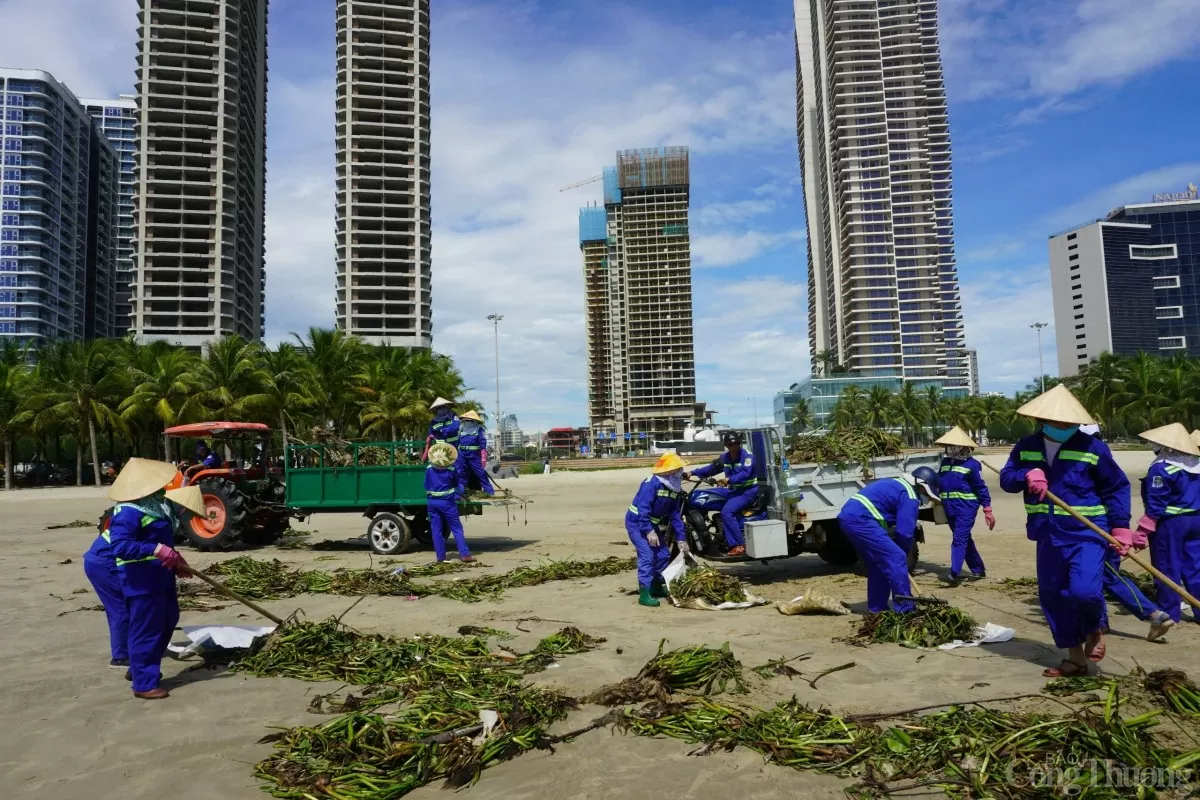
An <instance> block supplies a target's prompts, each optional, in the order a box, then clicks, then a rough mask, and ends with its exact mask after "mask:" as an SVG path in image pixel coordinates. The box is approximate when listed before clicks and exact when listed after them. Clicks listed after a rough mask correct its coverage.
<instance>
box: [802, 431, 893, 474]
mask: <svg viewBox="0 0 1200 800" xmlns="http://www.w3.org/2000/svg"><path fill="white" fill-rule="evenodd" d="M903 451H904V442H903V440H901V439H900V437H899V436H896V435H895V434H891V433H888V432H887V431H883V430H880V429H878V428H849V429H846V430H841V431H833V432H832V433H827V434H821V435H818V434H806V435H800V436H796V437H795V438H793V439H792V444H791V450H790V452H789V453H788V461H790V462H791V463H792V464H856V465H858V466H861V467H862V468H863V469H867V467H868V465H869V464H870V462H871V461H873V460H874V459H876V458H882V457H884V456H897V455H900V453H902V452H903Z"/></svg>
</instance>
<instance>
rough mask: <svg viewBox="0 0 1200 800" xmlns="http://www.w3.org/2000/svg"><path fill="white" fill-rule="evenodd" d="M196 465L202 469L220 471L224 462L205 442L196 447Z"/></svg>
mask: <svg viewBox="0 0 1200 800" xmlns="http://www.w3.org/2000/svg"><path fill="white" fill-rule="evenodd" d="M196 464H197V465H198V466H200V467H203V468H204V469H220V468H221V467H222V466H223V465H224V464H225V460H224V459H223V458H221V456H219V455H218V454H216V453H214V452H213V451H212V448H210V447H209V446H208V443H207V442H199V443H198V444H197V445H196Z"/></svg>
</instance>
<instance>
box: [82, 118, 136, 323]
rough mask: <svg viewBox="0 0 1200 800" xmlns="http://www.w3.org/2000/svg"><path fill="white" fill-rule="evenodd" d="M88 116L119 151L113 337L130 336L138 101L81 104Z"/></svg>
mask: <svg viewBox="0 0 1200 800" xmlns="http://www.w3.org/2000/svg"><path fill="white" fill-rule="evenodd" d="M80 102H82V103H83V105H84V108H86V109H87V112H88V114H90V115H91V117H92V119H94V120H95V121H96V124H97V125H99V126H100V130H101V131H103V132H104V135H105V136H106V137H107V138H108V141H109V142H110V143H111V144H112V146H113V149H114V150H116V151H117V157H118V159H119V160H120V161H119V170H120V180H119V181H118V184H119V189H118V191H119V194H118V207H117V209H118V210H117V241H116V247H117V268H116V285H115V291H116V305H115V308H114V312H113V333H114V335H116V336H124V335H125V334H127V333H128V332H129V330H130V328H131V327H132V324H133V320H132V317H133V302H132V292H133V283H134V278H135V276H134V268H133V240H134V229H133V200H134V196H135V195H136V194H137V180H136V178H135V177H134V169H135V168H136V167H137V132H136V131H135V130H134V126H135V125H136V124H137V99H136V98H135V97H133V96H132V95H121V97H120V98H119V99H117V100H81V101H80Z"/></svg>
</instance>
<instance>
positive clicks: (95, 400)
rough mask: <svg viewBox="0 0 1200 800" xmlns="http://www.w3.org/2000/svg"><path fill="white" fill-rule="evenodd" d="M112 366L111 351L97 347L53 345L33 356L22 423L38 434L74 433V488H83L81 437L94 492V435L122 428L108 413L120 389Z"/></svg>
mask: <svg viewBox="0 0 1200 800" xmlns="http://www.w3.org/2000/svg"><path fill="white" fill-rule="evenodd" d="M118 366H119V365H118V363H117V359H116V358H115V357H114V353H113V352H112V350H111V348H110V347H109V346H108V345H107V344H105V343H104V342H100V341H91V342H66V343H58V344H53V345H50V346H49V347H45V348H43V349H42V350H40V351H39V352H38V366H37V369H36V370H35V373H34V386H33V390H32V392H31V393H30V396H29V398H28V399H27V400H26V403H25V407H26V409H27V411H28V414H29V417H28V419H29V421H31V422H32V423H33V425H34V426H35V427H40V428H43V429H49V428H58V427H60V426H67V427H69V428H73V429H74V431H75V434H76V436H75V482H76V485H79V486H82V485H83V441H84V437H86V438H87V442H88V445H89V447H90V449H91V456H92V469H93V471H94V478H95V481H96V485H97V486H99V485H100V454H99V452H98V450H97V447H96V432H97V429H98V428H104V429H109V430H124V428H125V422H124V420H122V419H121V417H120V415H119V414H117V412H116V411H115V410H114V408H115V407H116V405H117V402H118V400H117V398H118V397H119V396H120V388H121V374H120V372H119V370H117V369H116V368H117V367H118Z"/></svg>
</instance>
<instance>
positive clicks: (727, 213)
mask: <svg viewBox="0 0 1200 800" xmlns="http://www.w3.org/2000/svg"><path fill="white" fill-rule="evenodd" d="M776 205H777V204H776V203H775V202H774V201H772V200H738V201H737V202H734V203H710V204H709V205H706V206H701V207H700V208H694V209H692V211H691V215H690V216H691V224H692V228H693V229H696V228H702V227H717V226H719V225H728V224H730V223H735V222H745V221H746V220H748V219H751V218H753V217H758V216H762V215H763V214H769V213H770V212H772V211H774V210H775V208H776Z"/></svg>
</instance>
